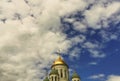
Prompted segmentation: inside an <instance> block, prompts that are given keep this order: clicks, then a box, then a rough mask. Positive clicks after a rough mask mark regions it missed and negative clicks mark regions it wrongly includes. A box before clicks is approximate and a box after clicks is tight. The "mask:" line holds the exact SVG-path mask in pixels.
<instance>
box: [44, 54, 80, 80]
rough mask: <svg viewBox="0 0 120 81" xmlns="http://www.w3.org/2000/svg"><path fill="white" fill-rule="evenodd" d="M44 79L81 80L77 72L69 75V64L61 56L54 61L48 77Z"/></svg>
mask: <svg viewBox="0 0 120 81" xmlns="http://www.w3.org/2000/svg"><path fill="white" fill-rule="evenodd" d="M43 81H81V80H80V77H79V75H78V74H77V73H76V72H74V73H73V74H72V77H70V76H69V66H68V65H67V64H66V63H65V61H64V60H63V59H62V58H61V57H60V56H59V58H58V59H56V60H55V61H54V62H53V64H52V66H51V71H50V73H49V75H48V77H46V78H45V79H44V80H43Z"/></svg>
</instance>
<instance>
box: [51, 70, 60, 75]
mask: <svg viewBox="0 0 120 81" xmlns="http://www.w3.org/2000/svg"><path fill="white" fill-rule="evenodd" d="M51 74H56V75H58V71H57V70H55V69H52V70H51V72H50V75H51Z"/></svg>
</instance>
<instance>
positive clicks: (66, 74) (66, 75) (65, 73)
mask: <svg viewBox="0 0 120 81" xmlns="http://www.w3.org/2000/svg"><path fill="white" fill-rule="evenodd" d="M64 72H65V78H66V76H67V74H66V70H65V71H64Z"/></svg>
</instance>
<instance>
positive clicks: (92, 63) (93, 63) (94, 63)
mask: <svg viewBox="0 0 120 81" xmlns="http://www.w3.org/2000/svg"><path fill="white" fill-rule="evenodd" d="M89 65H97V62H90V63H89Z"/></svg>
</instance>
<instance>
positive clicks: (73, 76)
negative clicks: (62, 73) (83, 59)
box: [72, 72, 80, 79]
mask: <svg viewBox="0 0 120 81" xmlns="http://www.w3.org/2000/svg"><path fill="white" fill-rule="evenodd" d="M73 78H80V77H79V75H78V74H77V73H76V72H74V73H73V75H72V79H73Z"/></svg>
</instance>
